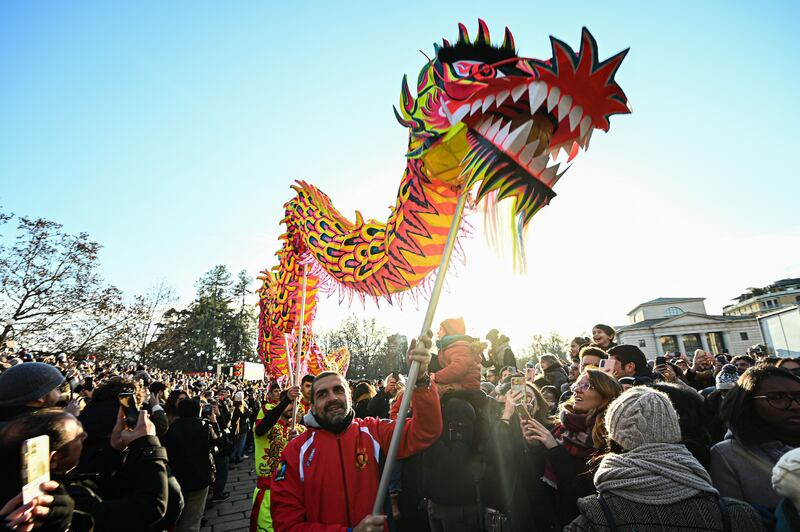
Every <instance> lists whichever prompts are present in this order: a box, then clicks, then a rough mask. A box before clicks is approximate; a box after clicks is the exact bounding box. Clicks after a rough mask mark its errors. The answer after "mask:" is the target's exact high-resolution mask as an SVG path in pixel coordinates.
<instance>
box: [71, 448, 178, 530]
mask: <svg viewBox="0 0 800 532" xmlns="http://www.w3.org/2000/svg"><path fill="white" fill-rule="evenodd" d="M87 463H88V464H90V465H92V466H93V467H94V468H95V469H98V470H103V473H104V474H100V473H99V472H98V473H83V474H81V473H76V474H70V475H68V476H67V477H66V478H64V479H60V481H62V482H63V483H64V484H65V486H66V489H67V492H68V493H69V494H70V495H71V496H72V498H73V500H74V501H75V512H76V514H83V515H84V516H87V517H88V519H89V520H90V522H91V523H93V525H94V530H95V531H97V532H102V531H104V530H108V531H147V530H161V529H163V528H165V527H160V526H156V525H157V524H158V523H159V522H161V521H162V520H163V518H164V516H165V515H166V514H167V508H168V503H169V495H168V493H169V492H168V475H167V453H166V451H165V450H164V448H163V447H162V446H161V445H160V443H159V441H158V438H157V437H155V436H143V437H141V438H139V439H137V440H135V441H133V442H132V443H131V444H130V445H129V446H128V448H127V449H126V451H125V452H124V453H120V452H118V451H115V450H113V449H111V448H108V449H106V450H104V451H98V452H97V453H96V454H95V455H94V456H93V459H92V460H91V461H88V462H87ZM106 468H111V470H105V469H106ZM178 498H180V497H178ZM173 502H177V503H181V501H173ZM175 517H176V518H177V516H175ZM78 523H85V520H80V519H73V527H74V528H75V529H77V530H80V529H81V528H83V526H85V525H80V526H79V525H78ZM162 524H163V523H162ZM169 524H171V523H167V524H166V525H169Z"/></svg>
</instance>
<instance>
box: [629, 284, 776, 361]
mask: <svg viewBox="0 0 800 532" xmlns="http://www.w3.org/2000/svg"><path fill="white" fill-rule="evenodd" d="M704 301H705V298H703V297H660V298H657V299H653V300H651V301H647V302H645V303H641V304H640V305H638V306H636V307H635V308H634V309H633V310H631V311H630V312H628V317H629V319H630V323H629V324H628V325H623V326H621V327H617V341H618V342H619V343H624V344H632V345H635V346H638V347H639V348H640V349H641V350H642V351H643V352H644V354H645V355H646V356H647V358H648V359H654V358H655V357H656V356H659V355H663V354H664V353H667V352H673V353H686V354H687V355H689V356H691V355H692V353H693V352H694V350H695V349H702V350H704V351H708V352H710V353H712V354H718V353H729V354H732V355H738V354H743V353H745V352H746V351H747V348H748V347H750V346H751V345H753V344H759V343H763V342H764V337H763V334H762V332H761V328H760V327H759V323H758V319H757V318H756V317H755V316H716V315H710V314H708V313H707V312H706V307H705V303H704Z"/></svg>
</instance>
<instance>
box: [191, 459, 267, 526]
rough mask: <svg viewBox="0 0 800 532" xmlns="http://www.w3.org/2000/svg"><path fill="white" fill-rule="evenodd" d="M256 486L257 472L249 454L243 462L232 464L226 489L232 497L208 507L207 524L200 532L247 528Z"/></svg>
mask: <svg viewBox="0 0 800 532" xmlns="http://www.w3.org/2000/svg"><path fill="white" fill-rule="evenodd" d="M255 488H256V473H255V471H254V469H253V457H252V456H249V457H247V458H245V460H244V461H243V462H242V463H241V464H237V465H231V469H230V474H229V476H228V485H227V486H226V487H225V491H229V492H230V493H231V498H230V499H228V500H227V501H225V502H220V503H217V504H215V505H214V506H211V507H210V508H208V509H206V513H205V516H206V519H208V522H206V524H205V526H204V527H203V528H201V529H200V532H225V531H227V530H247V529H248V527H249V526H250V510H251V509H252V507H253V490H254V489H255Z"/></svg>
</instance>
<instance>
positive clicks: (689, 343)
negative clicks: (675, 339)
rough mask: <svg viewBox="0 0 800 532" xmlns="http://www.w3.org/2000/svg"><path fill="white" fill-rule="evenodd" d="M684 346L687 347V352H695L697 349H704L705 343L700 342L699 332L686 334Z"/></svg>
mask: <svg viewBox="0 0 800 532" xmlns="http://www.w3.org/2000/svg"><path fill="white" fill-rule="evenodd" d="M683 348H684V349H686V353H685V354H687V355H688V354H689V353H694V351H695V350H696V349H702V348H703V344H702V343H700V335H699V334H684V335H683Z"/></svg>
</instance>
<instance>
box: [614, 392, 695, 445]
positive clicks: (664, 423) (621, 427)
mask: <svg viewBox="0 0 800 532" xmlns="http://www.w3.org/2000/svg"><path fill="white" fill-rule="evenodd" d="M606 430H608V436H609V437H610V438H611V439H612V440H614V441H615V442H617V443H618V444H620V445H621V446H622V447H623V449H626V450H629V451H630V450H633V449H636V448H637V447H639V446H640V445H645V444H648V443H678V442H679V441H681V428H680V426H679V425H678V414H677V413H676V412H675V408H673V406H672V403H671V402H670V400H669V397H667V395H666V394H664V393H662V392H659V391H656V390H654V389H652V388H648V387H647V386H634V387H633V388H631V389H630V390H628V391H626V392H625V393H623V394H622V395H620V396H619V397H617V398H616V399H615V400H614V402H613V403H611V404H610V405H609V407H608V410H607V411H606Z"/></svg>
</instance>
